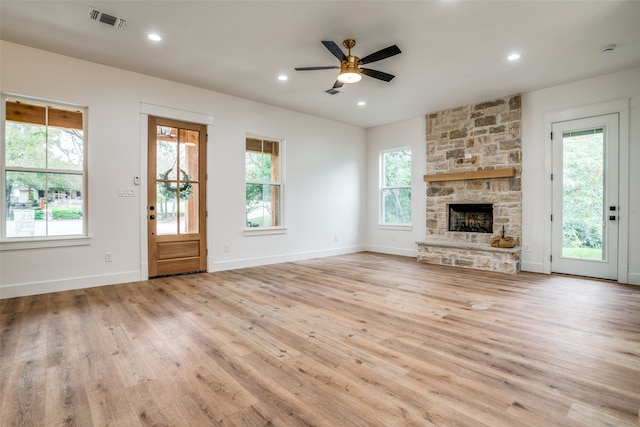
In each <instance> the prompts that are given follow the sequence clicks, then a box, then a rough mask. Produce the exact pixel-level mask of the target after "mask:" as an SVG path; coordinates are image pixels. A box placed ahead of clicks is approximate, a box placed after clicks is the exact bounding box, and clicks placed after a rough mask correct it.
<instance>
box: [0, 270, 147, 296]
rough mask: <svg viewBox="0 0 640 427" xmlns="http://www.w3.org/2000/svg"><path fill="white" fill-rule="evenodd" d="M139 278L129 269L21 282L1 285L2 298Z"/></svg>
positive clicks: (131, 280)
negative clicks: (111, 272) (102, 273)
mask: <svg viewBox="0 0 640 427" xmlns="http://www.w3.org/2000/svg"><path fill="white" fill-rule="evenodd" d="M138 280H140V272H139V271H127V272H123V273H117V274H106V275H102V276H88V277H74V278H70V279H62V280H52V281H47V282H36V283H21V284H17V285H7V286H2V287H0V299H4V298H15V297H24V296H28V295H38V294H48V293H50V292H60V291H70V290H73V289H83V288H93V287H96V286H105V285H114V284H116V283H126V282H135V281H138Z"/></svg>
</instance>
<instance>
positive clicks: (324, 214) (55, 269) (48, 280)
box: [0, 42, 367, 298]
mask: <svg viewBox="0 0 640 427" xmlns="http://www.w3.org/2000/svg"><path fill="white" fill-rule="evenodd" d="M0 76H1V80H0V90H1V91H3V92H8V93H14V94H20V95H27V96H34V97H39V98H45V99H51V100H55V101H61V102H68V103H72V104H78V105H85V106H88V107H89V124H88V135H89V148H88V158H89V191H88V198H89V209H88V211H89V223H90V234H91V244H90V245H88V246H75V247H63V248H49V249H25V250H10V251H8V250H3V251H0V297H2V298H8V297H12V296H19V295H28V294H33V293H42V292H51V291H57V290H64V289H73V288H81V287H89V286H97V285H105V284H113V283H120V282H125V281H135V280H139V279H141V278H144V277H146V271H145V268H144V266H145V264H144V261H145V255H144V254H145V253H146V241H145V240H144V239H143V238H141V236H144V235H145V233H146V220H145V218H146V209H145V206H146V203H145V202H146V200H145V198H146V195H145V193H146V192H145V188H146V177H145V176H144V171H145V164H146V158H144V153H145V152H146V149H145V147H144V142H143V138H142V136H141V135H143V134H144V133H145V132H146V131H145V129H143V125H142V124H141V103H145V104H154V105H160V106H165V107H169V108H173V109H178V110H184V111H190V112H197V113H200V114H205V115H212V116H213V117H214V124H213V126H212V128H211V130H212V132H211V134H210V135H209V145H208V155H207V162H208V168H207V169H208V174H209V180H208V196H207V208H208V211H209V217H208V223H207V226H208V248H209V270H210V271H214V270H222V269H227V268H235V267H241V266H250V265H258V264H266V263H271V262H280V261H288V260H295V259H304V258H312V257H317V256H324V255H332V254H338V253H347V252H353V251H358V250H361V249H362V246H361V242H363V241H364V232H365V227H364V224H363V223H362V221H361V218H363V217H365V213H364V209H365V194H366V191H365V188H366V185H365V183H366V167H365V165H366V161H367V160H366V132H365V130H364V129H362V128H359V127H355V126H349V125H345V124H342V123H338V122H334V121H329V120H325V119H320V118H316V117H312V116H309V115H304V114H299V113H295V112H292V111H287V110H284V109H281V108H276V107H272V106H268V105H264V104H260V103H257V102H253V101H249V100H245V99H240V98H236V97H231V96H227V95H223V94H219V93H216V92H212V91H208V90H204V89H200V88H195V87H191V86H186V85H182V84H177V83H174V82H170V81H166V80H161V79H156V78H152V77H148V76H144V75H140V74H136V73H131V72H128V71H123V70H119V69H115V68H111V67H106V66H102V65H99V64H95V63H90V62H86V61H80V60H77V59H73V58H69V57H65V56H60V55H56V54H52V53H49V52H45V51H40V50H36V49H31V48H27V47H24V46H20V45H16V44H12V43H7V42H1V45H0ZM247 132H250V133H254V134H258V135H264V136H269V137H276V138H284V139H285V144H286V148H285V150H286V151H285V162H286V163H285V174H286V176H285V212H284V214H285V221H286V224H285V225H286V226H287V232H286V234H281V235H267V236H245V235H244V224H245V222H244V138H245V134H246V133H247ZM136 175H140V176H141V177H142V178H143V181H142V185H140V186H136V187H135V189H136V197H133V198H121V197H118V188H119V187H133V177H134V176H136ZM336 238H337V239H336ZM336 240H337V241H336ZM225 244H227V245H228V246H229V249H230V250H229V252H224V245H225ZM105 252H112V253H113V262H110V263H106V262H105V261H104V253H105Z"/></svg>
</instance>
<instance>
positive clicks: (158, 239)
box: [147, 116, 207, 277]
mask: <svg viewBox="0 0 640 427" xmlns="http://www.w3.org/2000/svg"><path fill="white" fill-rule="evenodd" d="M206 141H207V127H206V125H201V124H194V123H187V122H180V121H176V120H169V119H164V118H159V117H152V116H150V117H149V150H148V153H149V158H148V173H149V177H148V183H149V186H148V189H147V191H148V203H149V204H148V206H147V228H148V246H149V277H155V276H164V275H170V274H180V273H190V272H198V271H206V269H207V247H206V241H207V239H206V236H207V233H206V200H205V197H206V163H205V160H206Z"/></svg>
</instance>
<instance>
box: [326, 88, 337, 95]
mask: <svg viewBox="0 0 640 427" xmlns="http://www.w3.org/2000/svg"><path fill="white" fill-rule="evenodd" d="M325 92H327V93H328V94H329V95H335V94H337V93H340V91H339V90H338V89H329V90H325Z"/></svg>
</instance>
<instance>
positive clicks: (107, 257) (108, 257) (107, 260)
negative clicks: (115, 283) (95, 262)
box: [104, 252, 113, 262]
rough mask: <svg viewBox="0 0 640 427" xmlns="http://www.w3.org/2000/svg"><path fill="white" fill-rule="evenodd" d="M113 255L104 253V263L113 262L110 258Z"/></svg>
mask: <svg viewBox="0 0 640 427" xmlns="http://www.w3.org/2000/svg"><path fill="white" fill-rule="evenodd" d="M112 256H113V254H112V253H111V252H105V253H104V262H111V261H113V258H112Z"/></svg>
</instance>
